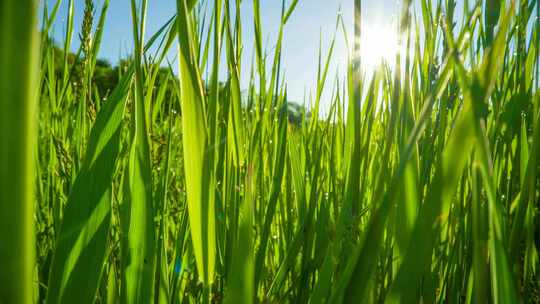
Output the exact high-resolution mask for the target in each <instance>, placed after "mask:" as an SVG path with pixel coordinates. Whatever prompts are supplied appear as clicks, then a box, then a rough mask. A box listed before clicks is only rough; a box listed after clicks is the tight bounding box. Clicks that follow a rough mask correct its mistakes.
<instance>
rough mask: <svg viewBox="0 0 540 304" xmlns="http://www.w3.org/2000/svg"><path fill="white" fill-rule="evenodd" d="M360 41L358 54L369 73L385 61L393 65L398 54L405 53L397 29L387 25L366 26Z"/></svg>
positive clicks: (363, 66)
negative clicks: (386, 26)
mask: <svg viewBox="0 0 540 304" xmlns="http://www.w3.org/2000/svg"><path fill="white" fill-rule="evenodd" d="M360 43H361V44H360V54H357V56H359V58H360V61H361V64H362V69H363V70H364V72H366V73H367V74H371V73H373V72H374V71H375V70H376V69H377V68H378V67H380V65H381V64H382V63H383V62H385V63H387V64H388V65H390V66H391V67H392V66H393V65H394V61H395V56H396V54H397V53H398V52H401V53H404V49H405V48H404V47H403V46H402V45H400V43H399V41H398V35H397V33H396V31H395V30H392V29H390V28H385V27H374V26H372V27H365V28H364V29H363V30H362V35H361V39H360Z"/></svg>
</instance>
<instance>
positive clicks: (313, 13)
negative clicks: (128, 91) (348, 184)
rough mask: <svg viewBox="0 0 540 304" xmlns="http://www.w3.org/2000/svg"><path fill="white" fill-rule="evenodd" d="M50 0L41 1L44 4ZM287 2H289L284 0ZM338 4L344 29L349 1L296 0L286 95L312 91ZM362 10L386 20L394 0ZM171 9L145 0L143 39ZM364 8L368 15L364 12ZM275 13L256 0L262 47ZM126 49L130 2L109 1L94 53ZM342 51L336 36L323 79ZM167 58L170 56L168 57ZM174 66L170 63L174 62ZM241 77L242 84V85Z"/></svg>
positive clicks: (245, 14)
mask: <svg viewBox="0 0 540 304" xmlns="http://www.w3.org/2000/svg"><path fill="white" fill-rule="evenodd" d="M102 1H103V0H95V7H96V15H97V14H98V13H99V11H100V9H101V5H102ZM54 2H55V0H47V3H48V5H49V6H50V7H52V4H53V3H54ZM67 2H68V1H67V0H63V2H62V4H61V6H60V10H59V12H58V17H57V22H56V23H55V25H54V28H53V33H54V36H55V38H56V40H57V41H60V40H62V36H63V32H64V31H65V26H66V25H65V19H66V12H67ZM288 2H290V1H288ZM340 8H341V11H342V14H343V18H344V20H345V23H346V24H347V27H348V31H349V33H352V29H353V0H300V1H299V3H298V6H297V8H296V10H295V12H294V14H293V15H292V17H291V18H290V21H289V23H288V24H287V26H286V29H285V37H284V44H283V46H284V49H283V61H282V62H283V64H282V67H283V68H284V69H283V71H284V73H285V80H286V82H287V87H288V91H289V96H290V98H291V99H293V100H296V101H298V102H302V101H303V98H304V94H305V93H306V92H308V94H309V91H310V90H311V91H313V90H314V87H315V82H316V79H315V78H316V75H317V61H318V49H319V42H320V40H321V37H322V41H323V44H322V45H323V52H326V51H327V49H328V46H329V43H330V41H331V39H332V37H333V35H334V33H335V28H336V18H337V16H338V12H339V10H340ZM363 8H364V11H365V12H366V13H365V18H366V22H367V21H368V20H371V21H376V22H378V23H388V22H391V20H390V19H391V18H389V16H390V15H389V14H394V13H396V12H398V8H399V3H398V2H396V1H395V0H394V1H389V0H377V1H371V0H369V1H364V4H363ZM83 10H84V1H82V0H76V1H75V12H76V16H75V26H76V28H75V29H76V30H77V31H78V30H79V28H80V24H81V21H82V13H83ZM175 10H176V1H175V0H153V1H149V3H148V15H147V33H146V37H149V36H150V35H151V34H152V33H154V32H156V31H157V30H158V29H159V28H160V26H161V25H163V24H164V22H166V20H168V19H169V18H170V17H171V16H172V15H173V14H174V12H175ZM368 12H369V13H368ZM280 13H281V1H279V0H261V16H262V21H263V35H264V39H265V40H264V46H265V47H266V48H267V49H268V50H272V48H273V46H274V45H275V40H276V36H277V31H278V24H279V20H280ZM252 16H253V7H252V1H250V0H244V1H242V21H243V27H244V33H243V39H244V46H245V50H244V53H243V54H244V63H243V68H244V71H242V75H243V76H245V77H247V76H248V75H249V69H250V65H251V57H252V54H253V47H252V46H253V21H252ZM76 37H77V36H74V40H73V48H77V47H78V44H79V43H78V39H76ZM131 49H132V33H131V15H130V1H127V0H112V1H111V3H110V6H109V13H108V17H107V21H106V26H105V31H104V36H103V42H102V45H101V49H100V57H101V58H105V59H107V60H108V61H110V62H111V63H113V64H114V63H116V62H117V61H118V59H119V58H122V57H125V56H126V55H127V54H129V53H130V51H131ZM346 56H347V50H346V46H345V42H344V39H343V34H342V33H341V32H339V33H338V34H337V40H336V46H335V50H334V62H333V63H332V65H331V69H330V71H329V80H331V81H332V82H333V79H335V75H336V73H339V74H340V75H343V73H344V71H345V62H346ZM171 57H174V55H172V56H171ZM175 66H176V65H175ZM246 79H247V78H244V79H243V85H244V86H245V85H246ZM328 84H329V85H328V86H327V88H326V89H327V93H326V94H325V96H326V97H329V96H328V95H330V91H331V89H332V86H331V85H330V84H331V82H329V83H328Z"/></svg>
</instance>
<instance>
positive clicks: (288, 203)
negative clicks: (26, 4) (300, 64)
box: [0, 0, 540, 303]
mask: <svg viewBox="0 0 540 304" xmlns="http://www.w3.org/2000/svg"><path fill="white" fill-rule="evenodd" d="M252 1H253V5H252V7H253V12H248V13H249V14H252V15H253V18H252V24H243V23H242V21H244V19H243V18H242V17H241V16H244V14H245V12H243V11H242V9H243V8H244V6H241V5H240V3H241V1H240V0H206V1H199V2H198V1H196V0H189V1H188V0H177V6H176V11H175V12H171V15H173V14H174V16H173V17H172V18H171V19H170V20H168V21H167V22H166V23H164V24H163V26H162V27H161V28H160V29H159V30H158V31H157V32H156V33H152V36H151V37H150V38H149V39H147V40H145V38H144V37H145V26H144V24H145V18H146V16H145V15H146V9H147V8H146V6H147V2H146V1H145V0H142V1H140V2H137V1H134V0H133V1H132V2H131V5H132V20H133V36H134V41H135V42H134V54H133V56H131V57H128V58H125V59H123V60H121V61H120V62H119V63H118V64H117V65H116V66H111V65H110V64H108V63H107V62H106V61H103V60H99V59H98V58H97V54H98V53H99V47H100V43H101V35H102V29H103V27H106V22H105V20H106V18H105V16H106V14H107V8H108V3H109V2H108V1H105V2H104V4H103V6H101V10H100V14H99V17H98V18H97V19H96V20H93V19H94V13H95V11H93V10H92V11H91V12H92V14H90V13H89V12H87V15H88V17H87V18H85V21H84V25H83V26H82V27H83V28H85V29H86V32H85V34H84V35H82V36H81V38H83V42H84V43H83V44H82V45H83V47H81V48H80V49H79V50H77V51H76V52H74V53H71V52H70V51H69V49H70V46H71V39H72V36H73V29H74V28H77V27H76V26H75V25H74V24H73V22H74V21H73V20H74V17H73V15H74V12H73V1H69V3H68V6H69V7H70V8H71V9H68V11H67V16H66V17H67V18H65V20H67V22H68V24H67V26H66V32H65V37H64V41H62V44H61V46H57V45H56V44H55V43H54V42H53V41H52V40H51V39H50V38H49V34H50V33H49V32H50V29H51V26H52V24H53V23H54V20H55V19H56V18H57V17H56V13H57V11H58V5H59V1H57V2H55V4H54V6H53V7H52V9H51V10H49V8H48V7H47V5H45V6H44V12H43V17H42V18H43V20H44V21H45V22H43V28H42V33H41V41H42V47H41V48H40V50H41V57H42V60H41V64H40V70H39V71H40V73H39V76H40V84H41V87H40V88H39V90H38V91H39V94H40V98H39V100H40V110H39V111H38V117H37V119H36V120H34V119H29V117H32V116H31V114H32V113H31V103H30V101H31V94H30V93H29V92H31V89H32V86H30V85H29V83H30V82H29V79H30V78H31V76H32V75H37V68H36V67H37V63H35V62H34V61H35V58H34V57H32V56H31V55H30V53H31V51H32V50H37V49H38V48H36V46H35V45H33V44H31V43H30V41H26V42H28V44H24V45H22V44H21V43H20V42H19V41H15V38H14V36H13V35H14V33H15V30H14V29H13V27H11V23H9V22H8V23H9V26H4V27H3V28H2V29H1V30H0V35H1V36H2V38H3V40H5V41H8V44H7V45H8V46H9V47H6V48H4V47H2V48H0V61H1V62H4V63H5V64H8V63H11V62H12V61H13V60H15V59H16V61H13V62H16V64H17V65H20V66H21V67H23V68H21V69H19V68H18V66H14V65H11V64H8V65H7V66H6V67H2V70H1V73H0V86H1V87H2V90H0V91H2V92H5V94H7V95H5V96H11V97H13V98H14V99H13V100H19V101H18V102H20V103H21V104H23V105H24V106H23V107H17V106H16V105H15V104H14V103H12V102H6V101H5V100H6V99H4V98H3V97H4V95H2V100H1V103H0V105H1V106H2V111H0V118H1V119H0V125H1V126H2V128H0V133H1V134H2V137H1V138H2V139H4V138H6V139H7V140H8V141H9V142H10V143H15V144H16V145H14V146H13V147H15V148H13V149H16V150H9V149H8V145H7V144H6V142H7V141H0V155H3V157H1V158H0V162H2V167H0V174H1V175H0V177H1V179H0V187H2V188H1V189H2V190H3V191H0V195H1V196H0V197H1V198H2V201H1V202H0V203H1V205H0V206H1V208H2V212H1V213H0V217H2V220H3V221H0V225H2V226H1V227H2V230H1V231H0V233H1V234H0V235H1V237H2V240H3V241H4V242H8V243H10V244H11V243H13V244H14V246H13V247H10V248H13V251H10V252H7V251H5V249H2V250H0V255H1V256H2V258H4V259H7V260H9V261H13V263H9V264H7V265H8V266H9V267H8V268H9V269H7V270H5V271H2V272H1V273H0V274H1V276H0V279H2V283H3V284H1V287H0V302H1V301H3V300H4V299H7V300H5V301H8V302H29V301H30V300H31V299H30V298H29V296H28V294H29V293H31V292H30V290H31V287H32V286H31V285H30V281H31V279H32V278H31V271H32V269H33V268H34V266H35V268H36V272H35V274H34V281H35V282H39V284H37V283H36V284H34V285H33V295H34V301H36V302H43V300H47V301H48V302H49V303H59V302H75V301H80V302H84V303H91V302H96V303H103V302H107V303H118V302H123V303H152V302H153V303H221V302H226V303H341V302H346V303H356V302H358V301H361V302H367V303H374V302H410V303H418V302H423V303H435V302H437V303H439V302H452V303H453V302H460V303H461V302H465V303H491V302H493V303H516V302H525V303H534V302H535V301H536V302H537V301H539V300H540V284H539V283H538V282H540V280H539V273H538V269H539V266H540V265H539V256H538V249H539V247H540V244H539V239H540V232H539V229H540V224H539V222H540V216H539V205H538V202H540V191H539V189H540V174H539V173H540V167H539V165H540V163H539V162H538V160H539V159H540V93H539V91H538V88H539V83H540V80H539V79H538V78H539V77H538V75H539V71H540V59H539V56H538V54H539V51H540V39H539V38H538V37H539V36H540V22H539V19H538V17H537V16H538V15H539V13H540V1H525V0H521V1H502V0H501V1H498V0H497V1H476V2H475V3H472V2H471V3H469V5H467V6H460V5H458V2H457V1H454V0H445V1H429V0H422V1H420V3H419V5H418V7H416V6H414V5H413V4H414V3H413V2H414V1H405V2H404V3H403V13H402V14H401V19H400V20H399V21H400V22H399V33H400V37H401V43H402V44H403V49H404V51H403V52H400V53H399V54H396V58H395V59H396V60H395V62H396V63H395V64H387V63H381V65H380V66H379V68H377V69H376V71H374V74H373V75H369V74H366V72H365V71H363V69H362V67H363V66H362V58H353V57H352V56H353V55H354V54H357V53H358V52H351V53H350V54H348V55H349V57H348V58H347V59H348V63H349V64H348V69H347V75H346V79H340V77H336V80H335V82H334V83H330V82H331V81H330V80H329V79H331V78H330V77H327V76H328V75H327V74H328V70H329V69H330V67H331V65H333V64H334V58H335V57H336V56H344V54H337V53H336V52H335V50H334V47H335V43H337V40H335V38H332V39H331V40H329V41H321V46H320V50H319V58H318V61H319V66H318V71H319V72H318V74H317V75H314V78H315V79H316V80H317V83H316V87H315V88H313V90H314V94H313V97H309V98H306V100H302V101H300V102H301V104H310V105H311V106H310V107H309V108H305V107H304V106H301V105H298V104H297V103H294V102H292V101H291V100H289V99H288V94H287V85H286V84H285V83H284V82H283V80H282V79H283V70H284V68H283V66H282V52H283V45H282V44H283V43H284V41H286V40H285V39H284V37H285V36H286V34H287V28H288V26H290V24H291V23H290V20H293V19H294V18H295V14H294V10H295V9H298V8H300V7H301V2H300V1H296V0H292V1H282V2H280V3H279V5H281V9H282V15H281V21H280V22H279V24H277V25H275V26H274V25H272V28H270V29H264V28H263V22H262V15H263V13H264V12H262V11H261V7H260V1H259V0H252ZM469 2H470V1H469ZM7 3H11V2H9V1H8V2H7ZM299 3H300V5H299ZM354 3H355V7H356V9H357V10H356V12H355V16H356V18H361V16H362V14H369V13H370V12H369V11H365V10H364V11H362V10H360V7H361V5H360V4H361V1H354ZM91 5H93V2H92V1H88V5H87V6H88V7H90V6H91ZM150 5H152V4H150ZM275 5H278V4H275ZM4 7H7V6H6V5H5V4H2V8H4ZM417 8H418V11H416V9H417ZM87 11H88V10H87ZM1 12H2V13H1V14H4V13H3V12H4V11H1ZM2 16H3V15H2ZM96 16H98V15H96ZM458 16H459V17H458ZM3 20H11V19H0V23H2V24H4V23H6V22H4V21H3ZM21 20H22V19H21ZM94 21H95V22H94ZM359 21H360V20H356V24H357V25H360V24H362V23H361V22H359ZM17 22H20V23H21V24H20V27H19V28H17V30H22V29H25V31H26V32H25V33H26V34H29V32H28V31H29V28H28V27H27V26H28V24H26V23H24V22H21V21H20V20H17ZM94 23H96V24H97V26H96V29H97V30H96V31H94V32H92V27H91V26H89V24H90V25H92V24H94ZM337 25H338V27H337V30H336V33H335V37H338V35H344V37H345V38H346V40H347V43H349V42H348V35H347V33H346V28H347V26H346V25H345V24H344V21H343V20H342V19H341V17H340V16H338V20H337ZM246 26H251V27H253V35H254V37H253V43H254V45H253V47H254V59H253V66H252V67H251V71H252V72H251V74H250V75H242V73H244V71H245V70H246V69H245V68H242V67H243V66H244V64H245V63H244V62H242V58H243V56H242V52H243V51H244V50H245V47H244V44H245V42H246V41H249V40H247V39H245V37H243V36H242V34H243V33H244V32H245V31H244V30H243V28H244V27H246ZM12 31H13V32H12ZM267 31H276V32H277V40H276V41H275V45H270V46H268V48H269V49H268V50H267V49H265V48H264V47H263V46H264V41H263V40H264V39H263V38H264V37H266V33H267ZM355 31H356V33H355V39H354V42H355V48H357V47H359V46H358V45H356V42H357V41H362V40H361V39H360V35H362V31H361V29H360V27H356V28H355ZM28 37H29V36H28ZM175 42H178V54H177V55H178V64H179V73H178V75H175V74H174V73H173V72H172V70H173V69H172V67H171V66H170V65H169V66H167V65H165V58H166V55H167V54H168V52H169V50H170V49H171V48H172V47H174V46H175ZM151 46H153V47H152V48H151ZM368 47H370V46H368ZM83 48H84V49H83ZM18 49H21V50H24V51H25V52H26V53H24V54H26V55H28V56H27V57H16V56H14V53H13V52H14V51H15V50H18ZM270 49H271V50H272V52H270ZM150 50H151V52H152V54H150ZM13 58H15V59H13ZM21 58H22V59H21ZM32 60H34V61H32ZM31 67H34V68H36V70H34V71H32V69H31ZM222 70H224V71H226V75H227V76H226V78H225V79H220V77H219V76H220V75H221V74H222V73H221V72H220V71H222ZM203 71H204V72H203ZM206 71H208V72H207V73H206ZM203 75H208V77H204V78H203ZM12 76H13V77H12ZM246 76H248V77H246ZM246 78H247V79H248V85H247V87H243V84H242V83H241V79H246ZM15 79H17V82H14V80H15ZM14 85H15V86H14ZM18 85H20V87H17V86H18ZM12 87H14V88H17V89H16V90H13V89H11V88H12ZM329 88H332V94H331V95H330V97H328V98H327V95H328V94H325V90H329ZM17 92H23V93H25V94H23V95H24V96H21V95H18V94H17ZM323 105H327V109H326V110H327V111H322V107H323ZM6 109H7V110H6ZM323 112H324V113H327V114H326V115H323V114H322V113H323ZM6 113H9V114H7V115H6ZM34 121H35V122H37V131H38V132H37V141H38V143H39V144H38V145H37V146H36V147H35V150H36V151H37V155H36V157H35V162H32V161H31V160H32V158H31V154H30V152H31V150H33V147H32V146H31V145H29V143H30V142H31V140H32V139H36V136H35V134H33V133H32V132H31V125H32V122H34ZM12 126H17V128H16V129H13V128H12ZM8 129H9V130H15V131H10V132H7V131H5V130H8ZM2 132H3V133H2ZM9 147H12V146H9ZM16 152H17V153H19V152H20V153H19V154H13V153H16ZM6 153H7V154H6ZM12 155H16V156H17V157H15V156H12ZM8 158H9V161H7V160H6V159H8ZM12 159H13V161H12ZM32 163H35V169H32V166H31V164H32ZM18 170H26V171H18ZM21 172H22V173H21ZM33 177H35V184H36V185H37V187H36V191H35V206H36V208H35V210H34V222H35V231H36V234H35V248H36V263H35V264H34V263H32V262H33V261H32V249H31V248H30V247H28V245H29V244H31V241H32V239H31V237H30V236H31V235H30V233H29V231H30V230H29V229H31V221H30V217H29V215H30V214H31V212H30V210H31V209H29V208H28V206H29V204H30V202H31V200H32V196H30V194H31V187H30V183H28V181H29V180H30V181H31V180H32V179H31V178H33ZM6 191H7V192H6ZM6 193H7V194H6ZM23 200H24V202H26V205H24V204H15V201H17V202H18V201H23ZM7 201H13V203H5V202H7ZM25 206H26V207H25ZM6 215H8V216H6ZM2 248H5V246H3V247H2ZM15 254H17V255H20V256H21V257H20V258H15V257H14V255H15ZM14 271H25V272H24V273H23V272H21V273H17V275H18V278H20V279H21V280H20V281H17V282H21V283H20V285H15V283H12V281H8V280H7V279H6V278H8V277H11V276H12V275H13V272H14ZM17 284H19V283H17ZM23 290H24V292H23Z"/></svg>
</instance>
